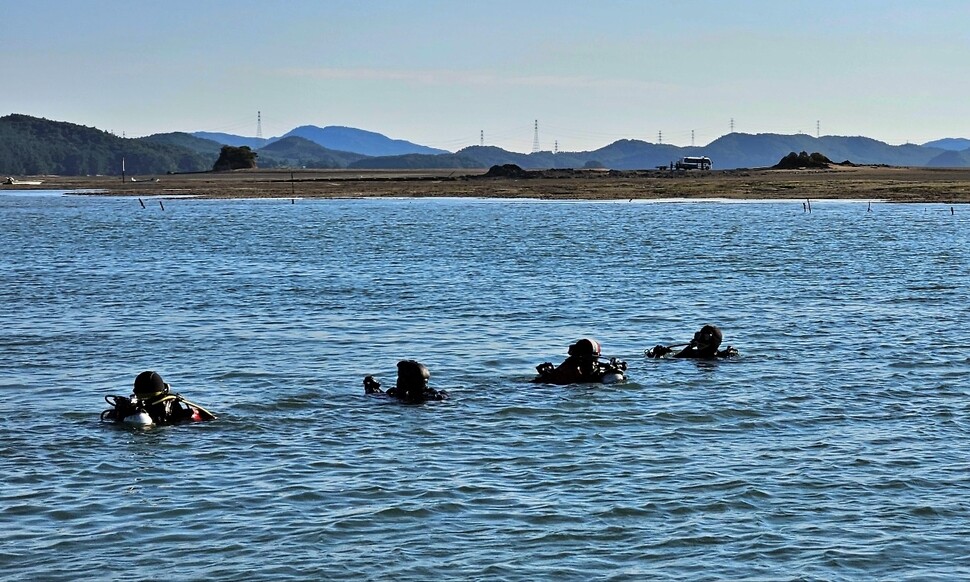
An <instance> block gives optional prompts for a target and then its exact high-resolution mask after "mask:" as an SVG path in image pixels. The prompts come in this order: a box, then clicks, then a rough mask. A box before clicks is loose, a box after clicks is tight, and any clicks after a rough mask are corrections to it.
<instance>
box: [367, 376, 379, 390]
mask: <svg viewBox="0 0 970 582" xmlns="http://www.w3.org/2000/svg"><path fill="white" fill-rule="evenodd" d="M381 392H382V390H381V383H380V382H378V381H377V380H375V379H374V377H373V376H366V377H365V378H364V394H380V393H381Z"/></svg>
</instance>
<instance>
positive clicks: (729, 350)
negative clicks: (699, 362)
mask: <svg viewBox="0 0 970 582" xmlns="http://www.w3.org/2000/svg"><path fill="white" fill-rule="evenodd" d="M717 355H718V357H721V358H733V357H735V356H739V355H741V352H739V351H738V348H736V347H734V346H728V347H726V348H724V349H723V350H721V351H720V352H718V353H717Z"/></svg>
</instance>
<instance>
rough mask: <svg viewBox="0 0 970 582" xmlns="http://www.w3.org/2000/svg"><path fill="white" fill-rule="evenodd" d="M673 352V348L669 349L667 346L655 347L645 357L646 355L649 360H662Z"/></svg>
mask: <svg viewBox="0 0 970 582" xmlns="http://www.w3.org/2000/svg"><path fill="white" fill-rule="evenodd" d="M672 351H674V349H673V348H668V347H667V346H661V345H655V346H653V347H652V348H650V349H649V350H647V351H646V354H644V355H646V356H647V357H648V358H662V357H664V356H666V355H667V354H669V353H670V352H672Z"/></svg>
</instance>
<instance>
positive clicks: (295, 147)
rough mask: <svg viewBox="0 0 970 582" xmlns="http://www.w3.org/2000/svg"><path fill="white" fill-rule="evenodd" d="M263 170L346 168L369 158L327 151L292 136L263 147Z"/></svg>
mask: <svg viewBox="0 0 970 582" xmlns="http://www.w3.org/2000/svg"><path fill="white" fill-rule="evenodd" d="M257 153H258V154H259V165H260V167H262V168H346V167H347V166H348V165H349V164H352V163H354V162H356V161H358V160H362V159H364V158H366V157H367V156H365V155H362V154H354V153H350V152H340V151H336V150H331V149H327V148H325V147H323V146H321V145H319V144H317V143H314V142H312V141H310V140H308V139H305V138H302V137H297V136H291V137H284V138H283V139H280V140H277V141H274V142H273V143H271V144H269V145H266V146H263V147H261V148H260V149H259V150H258V152H257Z"/></svg>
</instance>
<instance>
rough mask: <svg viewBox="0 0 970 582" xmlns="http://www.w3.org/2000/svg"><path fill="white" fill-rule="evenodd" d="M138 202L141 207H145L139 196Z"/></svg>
mask: <svg viewBox="0 0 970 582" xmlns="http://www.w3.org/2000/svg"><path fill="white" fill-rule="evenodd" d="M138 203H139V204H141V207H142V208H144V207H145V203H144V202H142V201H141V198H139V199H138Z"/></svg>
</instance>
